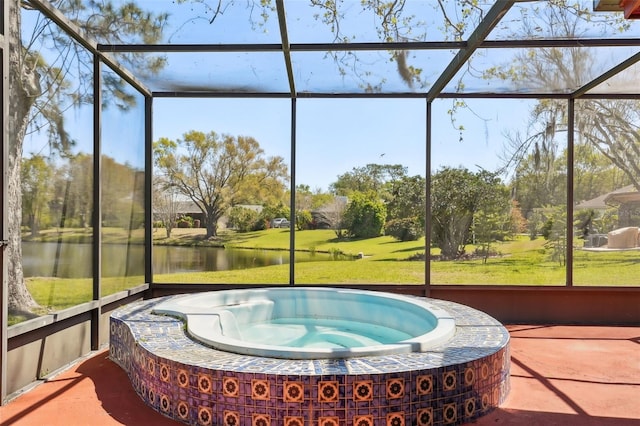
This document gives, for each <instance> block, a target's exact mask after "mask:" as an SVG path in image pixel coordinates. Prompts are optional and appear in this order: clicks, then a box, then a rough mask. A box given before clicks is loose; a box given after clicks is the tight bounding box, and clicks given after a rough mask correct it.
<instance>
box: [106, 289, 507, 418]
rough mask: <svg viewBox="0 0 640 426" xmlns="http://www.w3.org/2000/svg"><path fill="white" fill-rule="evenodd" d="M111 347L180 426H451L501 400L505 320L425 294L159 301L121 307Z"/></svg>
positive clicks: (253, 292)
mask: <svg viewBox="0 0 640 426" xmlns="http://www.w3.org/2000/svg"><path fill="white" fill-rule="evenodd" d="M212 312H213V314H212ZM294 314H295V315H294ZM292 319H293V320H295V321H293V320H292ZM185 320H186V321H185ZM316 320H317V321H316ZM347 324H348V325H347ZM354 324H357V325H358V326H357V327H353V325H354ZM274 327H281V328H280V329H276V328H274ZM354 328H355V330H354ZM274 330H280V331H274ZM292 330H293V331H292ZM301 330H303V331H301ZM450 333H452V335H450ZM196 335H197V336H198V338H196V337H195V336H196ZM276 337H278V338H280V337H282V339H279V342H277V343H276V342H274V340H275V338H276ZM109 342H110V347H109V356H110V358H111V359H112V360H113V361H114V362H116V363H117V364H118V365H120V366H121V367H122V368H123V369H124V370H125V371H126V372H127V374H128V375H129V378H130V380H131V383H132V386H133V388H134V389H135V391H136V392H137V394H138V395H139V396H140V397H141V398H142V399H143V400H144V402H145V403H146V404H147V405H148V406H149V407H151V408H152V409H154V410H156V411H158V412H160V413H162V414H163V415H165V416H167V417H170V418H172V419H174V420H177V421H180V422H183V423H185V424H189V425H201V426H214V425H234V426H238V425H260V426H280V425H282V426H305V425H311V426H340V425H349V426H351V425H357V426H379V425H398V426H405V425H406V426H408V425H416V426H435V425H445V426H456V425H462V424H466V423H470V422H473V421H474V420H475V419H477V418H479V417H481V416H484V415H486V414H487V413H489V412H491V411H492V410H493V409H494V408H495V407H497V406H498V405H499V404H500V403H501V402H502V401H504V399H505V397H506V396H507V394H508V393H509V368H510V360H509V359H510V357H509V332H508V331H507V330H506V329H505V328H504V327H503V326H502V324H500V323H499V322H498V321H497V320H495V319H494V318H492V317H491V316H489V315H487V314H485V313H484V312H481V311H478V310H475V309H473V308H471V307H469V306H465V305H460V304H458V303H454V302H449V301H444V300H437V299H428V298H424V297H412V296H401V295H395V294H390V293H384V292H373V291H371V292H365V291H357V290H346V289H339V288H326V287H321V288H297V287H295V288H268V289H265V288H255V289H250V290H233V291H219V292H215V293H208V292H207V293H200V294H197V295H196V294H194V295H188V296H184V295H183V296H167V297H161V298H158V299H150V300H142V301H138V302H135V303H131V304H129V305H126V306H122V307H120V308H118V309H116V310H115V311H114V312H113V313H112V314H111V321H110V338H109ZM292 342H293V343H292ZM298 344H299V345H300V346H296V345H298ZM223 346H224V347H227V348H229V349H228V350H227V349H222V347H223ZM388 350H390V351H392V352H391V353H390V352H385V351H388ZM247 351H251V353H247ZM307 351H311V352H313V355H301V352H307ZM375 351H381V352H378V353H376V352H375ZM393 351H395V352H393ZM365 352H367V353H370V354H368V355H365ZM266 354H268V355H266ZM296 354H297V356H298V357H297V358H295V356H296ZM343 354H344V355H345V356H344V357H342V355H343ZM310 356H311V357H313V358H310Z"/></svg>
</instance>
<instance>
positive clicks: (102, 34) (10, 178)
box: [6, 0, 167, 312]
mask: <svg viewBox="0 0 640 426" xmlns="http://www.w3.org/2000/svg"><path fill="white" fill-rule="evenodd" d="M7 1H8V3H9V7H8V10H9V16H8V21H9V26H8V28H6V37H7V38H8V41H9V52H8V55H9V72H8V77H9V94H8V97H9V100H10V101H9V103H10V104H9V111H10V113H9V120H8V125H7V130H8V134H9V140H10V141H11V142H12V143H10V144H9V145H10V146H9V148H8V158H7V170H6V182H7V192H6V202H7V207H8V209H9V211H11V212H12V214H10V215H8V221H7V238H8V246H7V250H6V255H7V263H8V269H7V281H8V283H9V297H8V305H9V311H10V312H27V311H29V310H31V309H32V308H35V307H36V306H37V304H36V303H35V301H34V300H33V298H32V297H31V295H30V294H29V291H28V289H27V288H26V286H25V283H24V273H23V269H22V245H21V233H20V223H21V221H22V192H21V189H22V184H21V164H22V151H23V143H24V138H25V135H26V134H27V133H28V132H29V131H30V129H33V130H38V131H45V132H46V134H47V136H48V139H49V142H50V146H51V149H52V150H54V151H55V150H57V151H62V152H67V153H68V152H69V149H70V148H71V147H72V146H73V143H74V141H73V140H72V139H71V138H70V137H69V135H68V133H67V128H66V125H65V120H64V111H65V110H66V109H68V108H69V107H70V106H73V105H78V104H81V103H90V102H92V101H93V93H92V84H93V78H92V72H93V66H92V56H91V55H88V54H87V53H86V51H84V50H83V48H82V47H81V46H80V45H79V44H77V43H75V42H73V41H72V40H71V39H69V38H68V37H65V36H61V34H62V31H61V30H60V29H59V28H58V27H57V26H56V25H55V24H53V23H52V22H50V21H49V20H47V19H40V20H38V22H37V24H36V27H35V28H34V29H33V35H32V37H31V38H30V39H29V38H27V39H25V40H26V42H25V43H23V41H22V30H23V29H22V21H21V11H20V6H21V5H25V6H26V5H28V2H24V1H20V0H7ZM56 6H58V7H59V8H60V9H61V11H62V12H63V13H64V14H65V15H66V16H67V17H68V18H69V19H70V20H71V21H72V22H73V23H74V24H76V25H78V26H79V27H80V28H82V30H84V31H85V34H86V35H87V36H89V37H93V38H95V39H96V40H98V41H99V42H106V41H109V42H115V43H117V42H119V41H120V42H122V41H123V40H124V39H125V38H127V37H130V36H135V35H139V37H140V38H141V39H143V40H144V41H146V42H148V43H152V42H156V41H158V40H159V39H160V36H161V33H162V29H163V27H164V22H165V21H166V17H167V16H166V15H158V16H155V15H153V14H149V13H145V12H143V11H142V10H141V9H140V8H138V7H137V6H136V5H135V3H126V4H123V5H121V6H120V7H114V6H113V4H112V3H111V2H110V1H104V2H92V3H91V7H93V8H95V9H92V10H89V9H88V8H87V7H86V6H85V5H84V4H83V3H81V2H78V1H72V2H60V3H59V4H56ZM43 40H49V41H51V40H54V41H55V43H54V45H55V47H56V49H57V56H56V57H51V58H49V59H50V60H47V59H46V58H45V57H44V56H43V54H42V53H41V52H40V51H38V50H37V49H38V47H37V45H36V43H37V42H40V43H41V45H43V44H44V41H43ZM43 49H44V48H43ZM128 58H129V59H130V60H131V61H132V62H135V63H137V64H138V65H140V66H142V67H143V69H146V70H148V71H151V72H152V71H153V70H154V69H156V70H157V69H158V67H161V66H162V65H163V59H162V58H160V59H158V60H155V61H152V62H146V59H141V58H140V57H139V56H136V55H130V56H129V57H128ZM52 64H56V65H55V66H53V65H52ZM71 76H75V79H76V80H77V81H76V83H77V84H75V85H72V84H70V83H69V78H70V77H71ZM105 90H106V93H108V95H106V96H105V98H110V99H111V100H112V101H113V103H114V104H117V105H118V106H119V107H122V108H127V107H128V106H129V105H130V104H131V102H132V98H131V97H129V96H127V94H126V93H125V91H124V90H123V85H122V81H121V80H119V79H118V78H115V79H113V78H112V79H108V80H107V81H105Z"/></svg>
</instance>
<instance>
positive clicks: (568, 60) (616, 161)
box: [485, 0, 640, 211]
mask: <svg viewBox="0 0 640 426" xmlns="http://www.w3.org/2000/svg"><path fill="white" fill-rule="evenodd" d="M521 18H522V19H521V22H522V25H521V26H520V27H517V28H516V29H515V31H514V32H516V33H517V34H514V36H515V37H518V38H522V37H523V36H525V37H527V38H530V39H533V38H543V37H547V36H552V37H556V38H568V39H573V38H579V37H580V35H581V33H582V32H584V31H587V30H589V31H593V30H594V28H597V27H605V26H606V27H609V28H611V27H612V26H614V27H615V28H617V29H618V30H619V31H620V32H625V31H627V30H628V29H629V23H628V22H625V20H624V18H623V16H622V15H621V14H618V15H617V16H616V15H613V14H603V15H599V14H593V13H591V11H590V10H589V8H587V7H584V8H583V5H582V4H581V3H579V2H575V3H570V2H568V1H566V0H554V1H550V2H548V5H547V7H544V8H536V9H531V10H530V11H527V13H526V14H523V16H522V17H521ZM543 31H545V32H547V33H543ZM595 62H596V58H595V57H594V56H593V50H591V49H583V48H581V47H569V48H556V47H549V48H536V49H526V50H525V51H523V52H522V53H519V54H517V55H515V56H514V58H513V60H512V62H511V63H510V64H509V65H507V66H505V67H495V68H491V69H489V70H488V71H487V72H486V73H485V77H491V78H493V77H497V78H500V79H503V80H506V81H510V82H511V83H512V84H513V85H514V86H515V87H518V86H519V85H521V83H522V82H526V83H527V86H528V87H529V88H531V87H532V86H535V85H537V86H539V87H540V88H544V89H545V90H552V91H557V92H560V91H564V90H566V88H579V87H581V86H583V85H585V84H586V83H588V82H590V81H591V80H593V78H594V77H595V75H593V72H592V70H593V69H596V68H597V67H594V63H595ZM566 106H567V102H566V101H562V100H554V99H543V100H539V101H538V102H537V104H536V106H535V108H534V109H533V110H532V112H531V118H532V125H531V128H530V131H529V134H527V135H526V136H520V135H517V137H512V139H511V143H510V146H509V147H508V148H507V153H506V155H505V160H506V161H505V164H506V166H507V167H513V166H516V165H517V164H519V163H520V162H522V161H523V160H525V159H527V158H528V157H529V156H532V158H534V159H535V161H534V162H533V164H534V165H535V167H537V168H538V169H539V171H540V173H554V172H555V167H553V164H552V163H549V162H548V161H545V160H553V159H558V158H560V154H561V152H562V148H561V145H560V144H559V142H558V139H556V135H557V134H558V133H561V132H566V131H567V130H568V125H567V123H568V116H567V114H568V111H567V107H566ZM639 121H640V102H639V101H638V100H621V99H607V100H599V99H580V100H577V101H576V102H575V130H576V135H577V136H576V147H579V146H580V145H582V144H590V145H591V146H592V148H594V149H595V150H597V151H598V152H600V153H601V154H602V155H604V156H605V157H606V158H608V159H609V161H610V162H611V164H613V165H615V167H617V168H618V169H619V170H621V171H622V172H623V173H624V174H625V175H626V177H627V179H628V180H629V181H630V182H631V183H633V184H634V186H635V187H636V188H637V189H638V190H640V166H639V164H640V132H639V128H638V125H637V123H638V122H639ZM565 140H566V138H565ZM570 166H573V165H570ZM565 167H566V166H565ZM541 205H542V204H538V206H541ZM522 206H523V208H524V209H525V211H527V207H529V206H525V203H524V202H523V203H522Z"/></svg>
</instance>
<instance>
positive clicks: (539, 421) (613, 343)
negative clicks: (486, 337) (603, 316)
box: [0, 325, 640, 426]
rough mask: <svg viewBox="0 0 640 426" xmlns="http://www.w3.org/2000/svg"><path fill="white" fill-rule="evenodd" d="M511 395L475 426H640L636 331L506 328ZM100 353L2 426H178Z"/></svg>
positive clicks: (1, 410) (32, 395)
mask: <svg viewBox="0 0 640 426" xmlns="http://www.w3.org/2000/svg"><path fill="white" fill-rule="evenodd" d="M507 328H508V329H509V331H510V332H511V338H512V340H511V393H510V394H509V396H508V398H507V400H506V401H505V402H504V404H502V406H500V407H499V408H498V409H496V410H495V411H493V412H492V413H491V414H489V415H487V416H485V417H482V418H481V419H479V420H477V421H476V422H474V423H473V424H474V425H478V426H488V425H515V426H518V425H522V426H525V425H526V426H535V425H541V426H542V425H544V426H550V425H562V426H571V425H576V426H590V425H593V426H596V425H597V426H609V425H610V426H631V425H634V426H640V326H638V327H599V326H541V325H531V326H526V325H511V326H508V327H507ZM107 355H108V352H107V351H100V352H98V353H96V354H94V355H92V356H91V357H89V358H86V359H84V360H81V361H79V362H78V363H77V364H75V365H73V366H72V367H71V368H69V369H67V370H65V371H64V372H61V373H59V374H57V375H56V376H55V377H53V378H51V379H49V380H47V381H46V382H44V383H43V384H41V385H39V386H37V387H35V388H34V389H32V390H30V391H28V392H25V393H24V394H22V395H20V396H19V397H17V398H15V399H14V400H13V401H11V402H10V403H8V404H6V405H5V406H3V407H0V423H1V424H3V425H37V426H42V425H52V426H55V425H64V426H73V425H82V426H84V425H136V426H138V425H142V426H143V425H154V426H164V425H173V426H176V425H179V423H176V422H174V421H172V420H169V419H167V418H166V417H163V416H162V415H160V414H158V413H156V412H155V411H153V410H151V409H150V408H148V407H147V406H146V405H144V404H143V403H142V401H141V399H140V398H139V397H138V396H137V395H136V394H135V393H134V392H133V389H132V387H131V385H130V383H129V380H128V378H127V376H126V374H125V373H124V372H123V371H122V370H121V369H120V368H119V367H118V366H117V365H115V364H114V363H113V362H111V361H110V360H109V359H108V357H107Z"/></svg>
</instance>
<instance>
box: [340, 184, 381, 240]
mask: <svg viewBox="0 0 640 426" xmlns="http://www.w3.org/2000/svg"><path fill="white" fill-rule="evenodd" d="M386 217H387V208H386V207H385V205H384V203H383V202H382V201H380V200H379V199H378V198H377V196H376V194H375V193H371V194H363V193H358V192H354V193H353V194H352V195H351V197H350V201H349V204H347V208H346V210H345V213H344V216H343V223H344V227H345V228H346V229H347V231H348V233H349V236H350V237H355V238H374V237H379V236H380V235H382V232H383V229H384V221H385V218H386Z"/></svg>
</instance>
